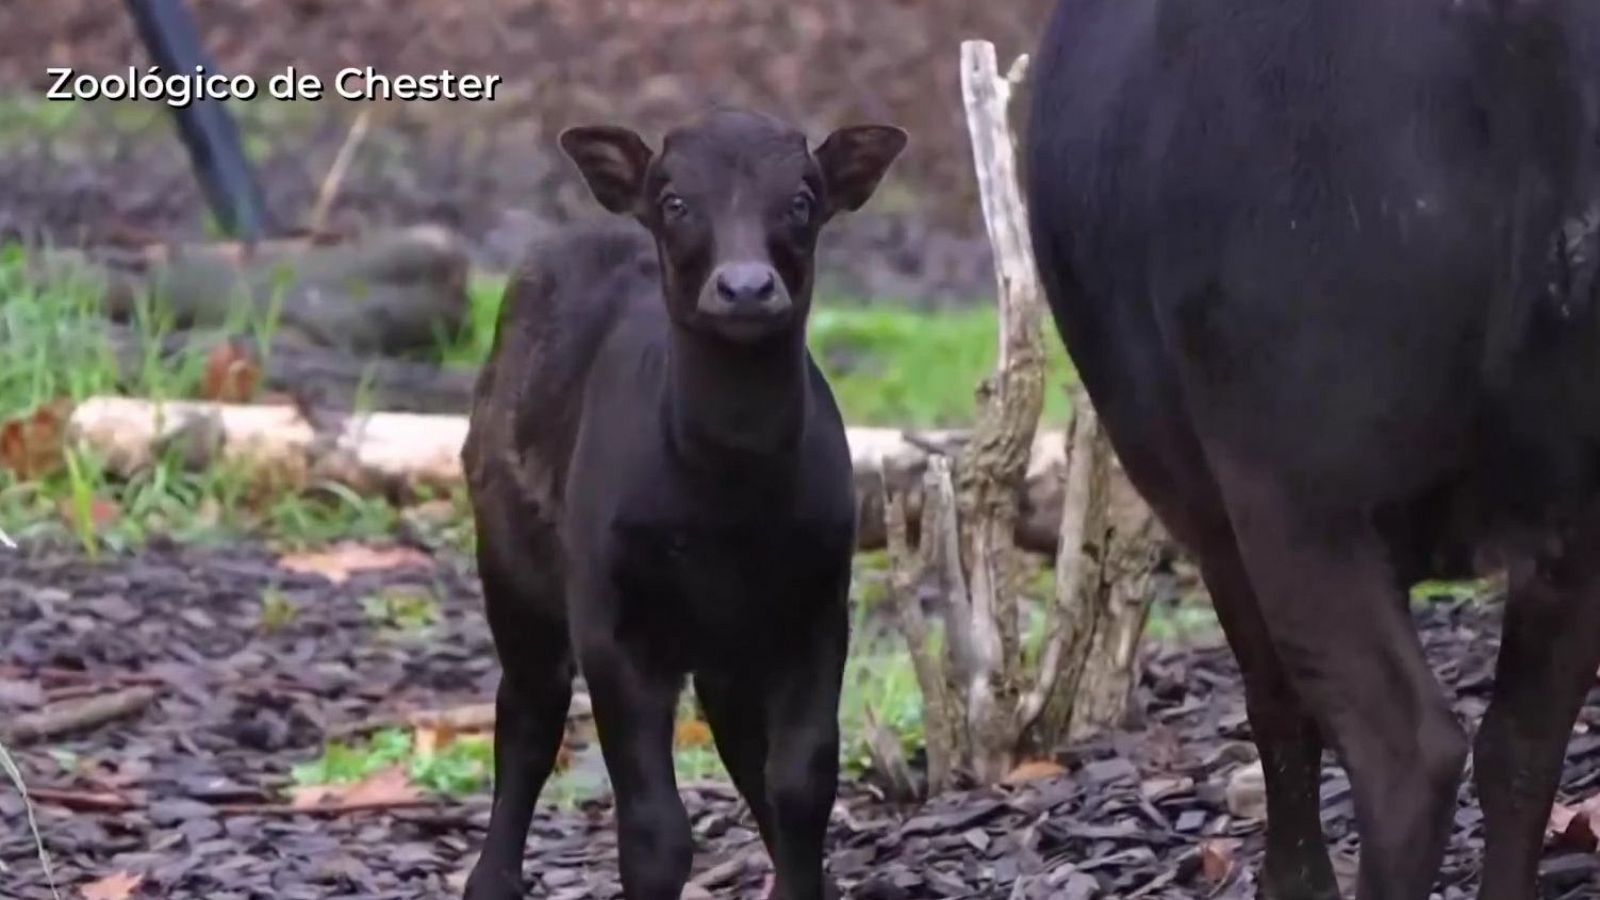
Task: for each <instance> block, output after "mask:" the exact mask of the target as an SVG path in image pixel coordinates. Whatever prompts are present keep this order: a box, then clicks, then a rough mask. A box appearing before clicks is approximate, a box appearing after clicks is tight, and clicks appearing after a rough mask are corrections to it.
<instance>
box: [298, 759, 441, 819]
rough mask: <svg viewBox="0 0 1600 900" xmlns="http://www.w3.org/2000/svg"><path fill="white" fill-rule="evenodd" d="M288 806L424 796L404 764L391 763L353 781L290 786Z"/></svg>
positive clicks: (394, 800)
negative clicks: (412, 780)
mask: <svg viewBox="0 0 1600 900" xmlns="http://www.w3.org/2000/svg"><path fill="white" fill-rule="evenodd" d="M289 795H290V800H289V805H290V806H293V807H294V808H295V809H316V808H318V807H321V806H382V805H384V804H391V803H392V804H403V803H411V802H413V801H416V800H420V799H421V798H422V792H421V791H419V790H417V788H416V786H415V785H413V784H412V783H411V779H410V777H409V776H407V775H406V770H405V768H404V767H403V766H391V767H390V768H387V769H383V770H381V771H378V772H374V773H373V774H371V775H368V776H367V777H366V778H363V779H361V780H360V781H357V782H353V783H351V784H317V785H310V786H307V787H297V788H291V789H290V792H289Z"/></svg>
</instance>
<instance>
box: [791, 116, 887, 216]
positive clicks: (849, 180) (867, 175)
mask: <svg viewBox="0 0 1600 900" xmlns="http://www.w3.org/2000/svg"><path fill="white" fill-rule="evenodd" d="M906 140H907V137H906V133H905V130H904V129H900V128H896V127H894V126H893V125H852V126H849V127H847V128H841V129H839V130H838V131H835V132H834V133H833V134H830V135H828V139H827V140H825V141H823V142H822V146H820V147H818V148H817V150H816V152H815V153H814V154H812V155H813V156H815V157H816V160H817V165H818V166H820V167H821V169H822V180H823V182H824V183H826V184H827V186H828V206H829V207H830V208H831V209H832V210H834V211H838V210H846V211H848V212H854V211H856V210H858V209H860V208H861V207H862V205H863V204H865V203H866V202H867V200H868V198H870V197H871V196H872V192H873V191H875V190H877V189H878V183H879V182H880V181H882V180H883V176H884V173H885V172H888V171H889V165H890V164H891V163H893V162H894V161H895V158H896V157H898V156H899V155H900V151H901V150H904V149H905V147H906Z"/></svg>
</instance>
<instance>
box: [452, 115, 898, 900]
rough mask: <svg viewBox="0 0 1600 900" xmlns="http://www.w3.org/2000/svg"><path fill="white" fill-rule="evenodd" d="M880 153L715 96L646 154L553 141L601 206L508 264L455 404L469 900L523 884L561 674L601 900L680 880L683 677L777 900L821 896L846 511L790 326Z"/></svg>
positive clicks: (885, 139) (879, 164) (821, 397)
mask: <svg viewBox="0 0 1600 900" xmlns="http://www.w3.org/2000/svg"><path fill="white" fill-rule="evenodd" d="M905 141H906V138H905V134H904V132H902V131H901V130H900V129H898V128H894V127H892V126H883V125H862V126H853V127H847V128H842V129H840V130H838V131H836V132H834V133H833V134H832V135H830V136H829V137H828V138H827V140H825V141H824V142H822V143H821V144H820V145H819V146H817V147H816V149H815V150H812V149H810V148H809V147H808V144H807V142H806V138H805V136H804V135H803V134H801V133H800V132H799V131H797V130H795V129H794V128H792V127H790V126H788V125H786V124H784V123H782V122H779V121H777V120H774V119H771V118H768V117H766V116H763V115H759V114H756V113H751V112H744V111H737V110H718V111H715V112H712V113H710V114H708V115H706V116H705V117H703V118H702V119H700V120H698V121H695V122H693V123H691V124H688V125H685V126H683V127H680V128H678V129H676V130H674V131H672V132H670V133H668V134H667V136H666V137H665V139H664V141H663V143H662V146H661V149H660V152H655V151H654V150H652V149H651V148H650V147H649V146H648V145H647V144H646V143H645V142H644V140H643V139H641V138H640V137H639V136H638V135H637V134H635V133H634V132H632V131H630V130H627V129H624V128H618V127H611V126H595V127H581V128H573V129H569V130H567V131H565V132H563V133H562V135H561V137H560V145H561V147H562V149H563V150H564V151H565V153H566V154H567V156H569V157H570V158H571V160H572V161H573V162H574V163H575V164H576V166H577V168H578V169H579V171H580V172H581V174H582V176H583V178H584V180H585V181H586V182H587V184H588V186H589V188H590V190H591V191H592V193H593V194H594V196H595V198H596V199H597V200H598V201H599V202H600V204H601V205H602V206H604V207H605V208H606V210H608V211H609V212H611V213H613V214H616V215H617V216H619V217H622V218H620V219H618V220H615V221H614V222H613V223H612V224H608V225H604V226H596V227H585V228H581V229H578V230H575V231H572V232H569V233H567V234H564V235H562V236H559V237H557V238H555V239H553V240H552V241H550V242H548V243H546V244H545V245H543V246H541V247H538V248H536V249H535V250H534V251H533V252H532V254H531V255H530V257H529V260H528V262H527V263H526V264H525V266H524V267H523V268H522V270H521V271H520V273H519V274H518V275H517V276H516V277H515V278H514V280H513V282H512V283H511V285H510V286H509V287H508V289H507V293H506V298H505V303H504V307H503V309H502V311H501V315H500V321H499V325H498V330H497V333H496V337H495V345H494V348H493V350H492V352H491V357H490V360H489V362H488V364H487V365H486V366H485V368H484V370H483V373H482V375H481V378H480V381H479V383H478V386H477V391H476V394H475V396H474V400H473V408H472V417H471V428H470V432H469V435H468V438H467V442H466V445H465V447H464V448H463V450H462V459H463V463H464V465H465V468H466V472H467V481H468V487H469V491H470V494H471V499H472V505H473V511H474V515H475V519H476V524H477V530H478V565H479V570H480V574H481V577H482V581H483V590H484V601H485V605H486V609H487V614H488V619H489V624H490V627H491V630H492V632H493V635H494V642H495V648H496V651H497V654H498V656H499V658H500V662H501V667H502V669H503V677H502V680H501V684H500V688H499V693H498V696H497V698H496V721H495V784H494V807H493V812H492V814H491V816H490V822H489V831H488V835H487V838H486V842H485V846H484V849H483V853H482V856H481V857H480V859H479V862H478V864H477V866H476V867H475V868H474V870H473V872H472V874H471V877H470V879H469V881H468V884H467V890H466V896H467V897H468V898H469V900H510V898H514V897H521V896H522V879H521V869H522V853H523V850H524V843H525V840H526V838H527V833H528V828H529V824H530V821H531V817H532V815H533V811H534V804H535V801H536V800H537V797H538V794H539V791H540V789H541V788H542V786H543V784H544V782H545V780H546V779H547V778H548V776H549V774H550V771H551V768H552V766H553V765H554V763H555V759H556V755H557V752H558V749H559V747H560V744H561V738H562V732H563V728H564V725H565V720H566V714H567V707H568V703H569V701H570V699H571V684H572V680H573V677H574V675H575V674H576V672H578V671H580V670H581V672H582V674H583V676H584V680H585V681H586V683H587V685H588V689H589V693H590V696H591V698H592V700H593V706H594V715H595V720H596V724H597V728H598V732H599V740H600V745H601V751H602V754H603V755H604V758H605V764H606V769H607V771H608V773H609V775H610V778H611V782H612V785H613V787H614V790H615V794H616V815H617V828H618V845H619V852H620V855H621V872H622V883H623V890H624V892H625V894H626V896H627V897H628V898H629V900H677V898H678V896H679V893H680V891H681V890H682V888H683V885H684V883H685V881H686V880H687V877H688V874H689V868H690V856H691V847H692V845H691V836H690V830H689V822H688V819H687V817H686V815H685V812H684V809H683V806H682V804H681V802H680V801H679V799H678V795H677V789H676V785H675V782H674V777H673V763H672V736H673V724H674V713H675V710H676V708H677V703H678V697H679V693H680V691H681V689H682V686H683V682H684V680H685V678H686V677H687V676H690V675H692V676H693V681H694V687H695V691H696V694H697V695H698V697H699V699H700V702H701V706H702V708H703V709H704V711H705V714H706V717H707V719H708V721H709V724H710V726H711V731H712V735H713V738H714V740H715V742H716V746H717V750H718V752H719V753H720V754H721V756H722V759H723V761H724V763H725V764H726V766H727V769H728V772H729V774H730V775H731V776H732V777H733V780H734V782H735V785H736V786H737V788H738V790H739V792H740V793H741V794H742V795H743V796H744V798H745V799H746V800H747V801H748V803H749V805H750V808H751V810H752V811H753V813H754V816H755V818H756V820H757V823H758V825H759V828H760V832H761V837H762V840H763V842H764V843H765V845H766V847H767V849H768V851H769V852H770V853H771V856H772V859H773V864H774V868H775V870H776V874H777V879H776V896H777V897H779V898H784V900H820V898H822V897H824V896H831V895H832V888H831V887H830V886H829V885H827V884H826V879H825V877H824V872H823V838H824V835H825V832H826V828H827V822H828V816H829V812H830V810H831V809H832V805H833V801H834V795H835V790H836V784H837V775H838V755H839V729H838V700H839V688H840V681H841V678H842V673H843V667H844V661H845V652H846V643H847V639H848V616H847V610H846V593H847V589H848V585H849V581H850V560H851V554H852V551H853V548H854V544H855V539H854V529H855V504H854V498H853V487H852V479H851V465H850V454H849V448H848V447H847V445H846V443H845V431H844V425H843V422H842V421H841V418H840V414H839V410H838V407H837V406H836V404H835V402H834V399H833V396H832V394H831V392H830V391H829V388H828V384H827V382H826V381H825V380H824V379H823V376H822V374H821V373H820V371H819V370H818V369H817V367H816V365H815V364H814V363H813V361H812V359H811V357H810V355H809V354H808V352H807V350H806V345H805V323H806V317H807V313H808V311H809V308H810V305H811V295H812V283H813V272H814V265H813V257H814V254H815V251H816V242H817V236H818V232H819V230H820V229H821V228H822V227H823V226H824V224H825V223H827V222H828V220H829V219H830V218H832V217H833V216H835V215H836V214H839V213H841V212H847V211H851V210H855V209H858V208H859V207H860V206H861V205H862V204H863V203H865V202H866V201H867V199H868V198H869V197H870V196H871V195H872V193H873V191H874V190H875V189H876V187H877V185H878V183H879V181H880V180H881V178H882V177H883V175H884V173H885V172H886V171H887V169H888V168H889V166H890V165H891V163H892V162H893V160H894V159H895V158H896V157H897V156H898V155H899V153H900V151H901V150H902V149H903V148H904V146H905ZM626 219H631V220H632V221H631V222H628V221H625V220H626Z"/></svg>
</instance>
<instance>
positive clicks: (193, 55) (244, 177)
mask: <svg viewBox="0 0 1600 900" xmlns="http://www.w3.org/2000/svg"><path fill="white" fill-rule="evenodd" d="M126 3H127V6H128V11H129V12H130V13H131V14H132V15H133V20H134V23H135V25H137V26H138V29H139V37H140V39H141V40H142V41H143V42H144V45H145V47H146V48H147V49H148V50H149V51H150V58H151V61H152V62H153V63H154V64H155V65H157V66H160V67H161V71H162V72H163V73H165V74H172V73H184V74H192V73H193V72H194V71H195V67H196V66H204V67H205V70H206V72H207V73H211V72H215V71H216V69H215V68H214V67H213V66H212V64H211V60H210V59H209V58H208V57H207V56H206V53H205V48H203V47H202V46H201V45H200V33H199V30H198V29H197V28H196V27H195V24H194V19H193V18H192V17H191V16H190V15H189V10H188V9H187V8H186V7H185V6H184V4H183V0H126ZM173 115H174V117H175V118H176V119H177V123H178V136H179V137H180V138H182V140H183V144H184V147H185V148H187V149H188V151H189V162H190V164H191V165H192V166H193V168H194V172H195V176H196V178H198V180H199V181H200V187H201V189H202V190H203V191H204V192H205V196H206V202H207V203H208V204H209V205H210V207H211V212H212V214H213V215H214V216H215V217H216V220H217V225H218V227H220V228H221V229H222V230H223V231H224V232H225V233H227V234H228V235H230V236H232V237H235V238H239V239H241V240H245V241H255V240H258V239H260V238H262V237H266V236H268V235H270V234H271V233H273V232H275V231H276V230H277V228H276V226H275V225H274V224H273V222H272V216H271V213H270V212H269V211H268V210H267V206H266V203H265V201H264V200H263V199H262V196H261V189H260V186H259V185H258V184H257V183H256V179H255V173H254V171H252V169H251V167H250V162H249V160H247V159H246V158H245V155H244V149H243V147H242V146H241V145H240V142H239V130H238V128H237V126H236V125H235V124H234V121H233V117H232V116H230V115H229V114H228V111H227V109H225V108H224V107H223V104H222V101H220V100H214V99H209V98H202V99H198V100H195V101H194V102H193V103H191V104H189V105H188V106H187V107H184V108H182V109H177V108H174V109H173Z"/></svg>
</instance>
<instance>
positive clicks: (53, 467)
mask: <svg viewBox="0 0 1600 900" xmlns="http://www.w3.org/2000/svg"><path fill="white" fill-rule="evenodd" d="M71 415H72V401H71V400H69V399H67V398H65V397H61V398H57V399H55V400H51V401H50V402H48V403H44V404H41V405H40V406H39V408H38V409H35V410H34V411H33V412H31V413H28V414H26V415H21V416H17V417H16V418H13V419H9V420H7V421H6V422H5V423H4V424H0V466H4V467H5V468H7V469H10V470H11V471H12V472H15V473H16V475H17V477H18V478H21V479H24V480H28V479H36V478H43V477H45V476H47V475H52V474H54V473H56V472H59V471H60V470H61V469H62V468H64V467H65V466H66V434H67V419H68V418H69V417H70V416H71Z"/></svg>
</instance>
